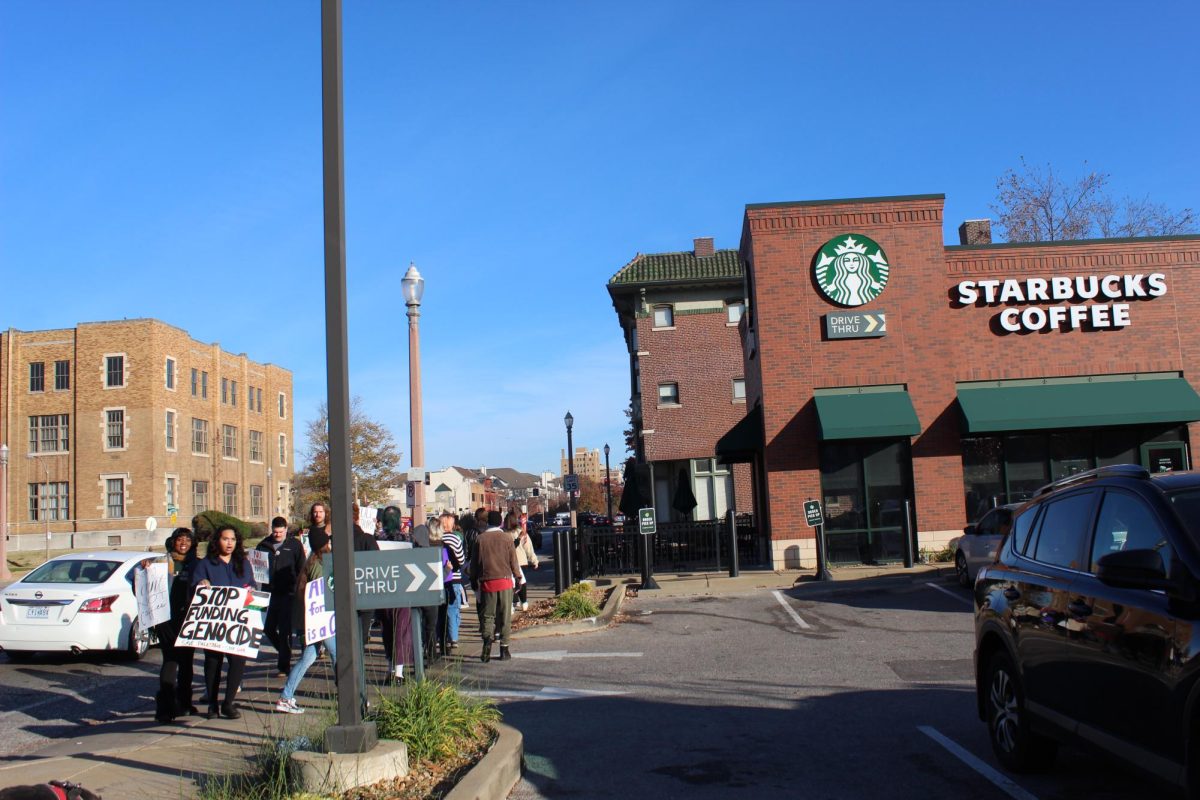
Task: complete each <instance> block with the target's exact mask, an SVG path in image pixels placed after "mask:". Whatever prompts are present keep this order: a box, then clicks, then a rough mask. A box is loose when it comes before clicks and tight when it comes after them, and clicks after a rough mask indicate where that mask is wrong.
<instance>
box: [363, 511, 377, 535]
mask: <svg viewBox="0 0 1200 800" xmlns="http://www.w3.org/2000/svg"><path fill="white" fill-rule="evenodd" d="M378 514H379V509H377V508H374V507H372V506H363V507H362V508H360V509H359V510H358V527H360V528H362V529H363V530H364V531H366V532H367V533H371V534H373V533H375V517H376V516H377V515H378Z"/></svg>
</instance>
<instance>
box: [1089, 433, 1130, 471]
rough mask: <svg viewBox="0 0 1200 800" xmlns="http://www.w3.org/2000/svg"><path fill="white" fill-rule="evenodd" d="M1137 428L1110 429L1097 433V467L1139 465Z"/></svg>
mask: <svg viewBox="0 0 1200 800" xmlns="http://www.w3.org/2000/svg"><path fill="white" fill-rule="evenodd" d="M1139 444H1140V442H1139V440H1138V435H1137V429H1136V428H1109V429H1107V430H1098V431H1096V465H1097V466H1100V467H1107V466H1109V465H1110V464H1136V463H1138V445H1139Z"/></svg>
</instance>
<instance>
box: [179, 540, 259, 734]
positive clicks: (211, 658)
mask: <svg viewBox="0 0 1200 800" xmlns="http://www.w3.org/2000/svg"><path fill="white" fill-rule="evenodd" d="M192 581H193V583H194V584H195V585H196V586H234V587H239V588H246V589H254V588H256V587H255V583H254V573H253V571H252V570H251V569H250V564H249V562H247V561H246V549H245V547H244V546H243V544H242V537H241V535H240V534H238V532H237V530H236V529H235V528H234V527H233V526H232V525H221V526H220V527H218V528H217V531H216V533H215V534H214V536H213V539H212V541H210V542H209V543H208V555H206V556H205V557H204V558H203V559H201V560H200V561H199V562H197V563H196V566H195V568H194V569H193V570H192ZM226 661H228V663H229V669H228V671H227V674H226V676H225V702H223V703H221V706H220V715H221V716H222V717H224V718H225V719H239V718H240V717H241V716H242V712H240V711H238V708H237V706H236V705H234V702H233V701H234V698H236V697H237V691H238V687H239V686H241V683H242V675H243V673H244V672H245V670H246V658H245V656H235V655H232V654H230V653H219V652H217V651H215V650H205V651H204V684H205V686H207V687H208V713H207V714H206V715H205V716H207V717H208V718H209V719H212V718H213V717H215V716H217V712H218V709H217V697H218V696H219V694H218V693H219V691H220V688H221V665H222V663H223V662H226Z"/></svg>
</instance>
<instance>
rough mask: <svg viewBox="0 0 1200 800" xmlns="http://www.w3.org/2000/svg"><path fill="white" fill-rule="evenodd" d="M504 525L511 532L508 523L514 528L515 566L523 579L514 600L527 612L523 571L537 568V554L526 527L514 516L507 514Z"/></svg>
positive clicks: (526, 581) (527, 587)
mask: <svg viewBox="0 0 1200 800" xmlns="http://www.w3.org/2000/svg"><path fill="white" fill-rule="evenodd" d="M504 523H505V524H504V527H505V528H506V529H509V530H512V529H511V528H509V523H511V524H513V525H515V526H516V530H513V531H512V533H513V544H514V545H516V548H517V564H518V565H519V566H520V567H521V578H523V579H524V580H522V581H521V584H520V586H518V587H517V597H516V600H517V602H518V603H520V605H521V610H522V611H528V610H529V576H528V575H526V574H525V569H526V568H527V567H533V568H534V569H537V568H538V557H537V553H536V552H534V549H533V540H532V539H530V538H529V531H528V530H526V527H525V526H524V525H522V524H521V522H520V519H519V518H518V517H517V515H516V514H514V513H512V512H509V515H508V517H507V518H506V519H505V520H504Z"/></svg>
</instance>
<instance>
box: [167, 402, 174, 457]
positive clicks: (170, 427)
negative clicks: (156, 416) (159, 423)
mask: <svg viewBox="0 0 1200 800" xmlns="http://www.w3.org/2000/svg"><path fill="white" fill-rule="evenodd" d="M164 422H165V424H164V427H165V433H166V435H167V449H168V450H174V449H175V412H174V411H172V410H171V409H169V408H168V409H167V414H166V420H165V421H164Z"/></svg>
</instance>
